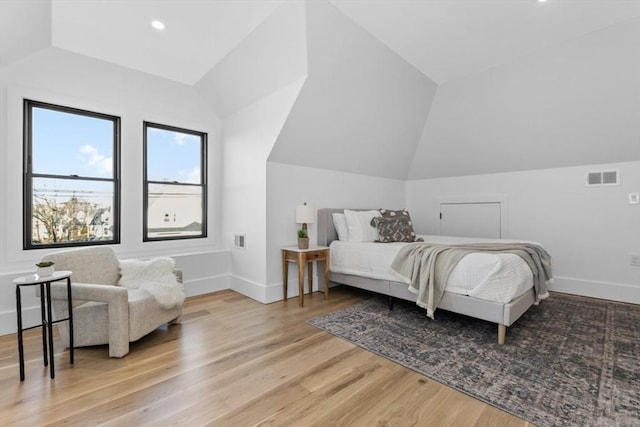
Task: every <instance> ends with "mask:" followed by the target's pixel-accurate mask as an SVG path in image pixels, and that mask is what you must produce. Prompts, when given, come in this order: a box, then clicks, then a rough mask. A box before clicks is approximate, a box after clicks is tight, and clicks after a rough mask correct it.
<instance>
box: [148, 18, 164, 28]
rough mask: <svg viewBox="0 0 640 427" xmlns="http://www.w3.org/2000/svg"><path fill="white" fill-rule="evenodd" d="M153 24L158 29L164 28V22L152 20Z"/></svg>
mask: <svg viewBox="0 0 640 427" xmlns="http://www.w3.org/2000/svg"><path fill="white" fill-rule="evenodd" d="M151 26H152V27H153V28H155V29H156V30H158V31H162V30H164V23H163V22H161V21H158V20H155V21H151Z"/></svg>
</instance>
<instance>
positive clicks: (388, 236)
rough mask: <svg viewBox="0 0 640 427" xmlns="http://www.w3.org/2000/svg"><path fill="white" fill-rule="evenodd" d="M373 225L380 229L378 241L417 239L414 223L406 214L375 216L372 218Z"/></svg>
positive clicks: (411, 240) (410, 240) (413, 240)
mask: <svg viewBox="0 0 640 427" xmlns="http://www.w3.org/2000/svg"><path fill="white" fill-rule="evenodd" d="M371 225H373V226H375V227H376V228H377V229H378V240H376V241H377V242H381V243H391V242H415V241H416V232H415V231H414V229H413V225H412V224H411V221H410V220H409V219H407V217H405V216H400V217H393V218H384V217H377V218H373V219H372V220H371Z"/></svg>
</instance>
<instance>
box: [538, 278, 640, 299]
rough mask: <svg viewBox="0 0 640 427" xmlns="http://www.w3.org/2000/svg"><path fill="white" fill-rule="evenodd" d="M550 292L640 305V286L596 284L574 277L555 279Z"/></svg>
mask: <svg viewBox="0 0 640 427" xmlns="http://www.w3.org/2000/svg"><path fill="white" fill-rule="evenodd" d="M549 290H550V291H555V292H562V293H565V294H573V295H581V296H585V297H592V298H601V299H607V300H611V301H620V302H628V303H632V304H640V286H633V285H626V284H622V283H608V282H596V281H592V280H583V279H576V278H572V277H562V276H560V277H558V276H556V277H554V278H553V284H552V285H551V286H550V287H549Z"/></svg>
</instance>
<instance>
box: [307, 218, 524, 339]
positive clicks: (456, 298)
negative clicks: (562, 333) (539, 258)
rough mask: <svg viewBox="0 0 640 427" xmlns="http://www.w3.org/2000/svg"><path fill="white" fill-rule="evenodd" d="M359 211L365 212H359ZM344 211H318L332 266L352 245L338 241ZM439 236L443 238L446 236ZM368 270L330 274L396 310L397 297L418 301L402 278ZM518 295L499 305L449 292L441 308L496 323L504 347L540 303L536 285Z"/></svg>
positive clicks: (320, 235)
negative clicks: (517, 325)
mask: <svg viewBox="0 0 640 427" xmlns="http://www.w3.org/2000/svg"><path fill="white" fill-rule="evenodd" d="M356 211H363V210H362V209H359V210H358V209H356ZM342 212H344V209H319V210H318V245H321V246H329V247H330V248H331V250H332V254H331V259H332V264H334V261H333V260H334V255H339V254H338V251H340V250H342V248H343V247H344V246H348V245H340V243H341V242H340V241H339V239H338V234H337V232H336V228H335V225H334V220H333V214H334V213H342ZM439 237H440V238H442V236H439ZM332 243H333V244H332ZM369 245H377V246H374V247H375V248H376V250H378V251H382V252H385V251H386V252H393V250H392V248H393V246H387V245H394V243H391V244H389V243H369ZM364 246H366V245H364V244H363V245H361V247H359V248H358V249H357V250H358V251H360V256H362V253H364V251H365V250H364V249H363V248H364ZM396 252H397V251H396ZM371 256H374V255H371ZM377 256H378V257H380V256H381V255H380V254H378V255H377ZM336 259H339V257H336ZM381 259H383V258H379V259H377V260H375V261H372V263H371V264H376V263H383V261H379V260H381ZM391 261H392V259H388V260H387V261H386V262H387V263H388V264H390V263H391ZM365 270H367V269H362V271H363V272H362V273H358V272H357V271H349V270H345V269H344V268H342V266H340V265H337V266H334V265H332V268H331V270H330V272H329V280H330V281H331V282H334V283H337V284H343V285H348V286H352V287H356V288H360V289H365V290H368V291H373V292H376V293H379V294H383V295H386V296H388V297H389V305H390V308H392V303H393V298H400V299H402V300H408V301H412V302H415V301H416V299H417V295H416V294H415V293H413V292H410V291H409V289H408V285H407V284H406V283H403V281H402V279H400V278H397V280H395V279H394V277H393V276H389V275H388V274H387V275H384V274H379V273H377V272H373V273H372V272H370V271H366V272H365ZM516 294H517V295H516V296H515V297H513V298H512V299H510V300H509V301H506V302H496V301H489V300H487V299H483V298H477V297H474V296H469V295H464V294H461V293H456V292H452V291H449V290H448V289H445V290H444V293H443V296H442V299H441V300H440V302H439V303H438V305H437V308H438V309H442V310H448V311H452V312H455V313H459V314H463V315H467V316H472V317H475V318H478V319H482V320H486V321H489V322H493V323H496V324H497V326H498V328H497V329H498V343H499V344H504V343H505V339H506V332H507V327H509V326H511V325H512V324H513V323H514V322H516V321H517V320H518V319H519V318H520V317H521V316H522V315H523V314H524V313H525V312H526V311H527V310H528V309H529V307H531V306H532V305H533V304H535V303H536V296H535V293H534V289H533V287H532V286H530V287H528V288H527V289H526V290H524V291H523V292H522V291H517V292H516Z"/></svg>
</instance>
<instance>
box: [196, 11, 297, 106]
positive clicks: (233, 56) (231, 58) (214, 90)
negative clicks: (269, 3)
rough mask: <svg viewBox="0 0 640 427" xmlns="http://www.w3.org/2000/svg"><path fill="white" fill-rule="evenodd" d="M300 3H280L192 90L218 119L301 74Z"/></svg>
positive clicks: (286, 83) (273, 90)
mask: <svg viewBox="0 0 640 427" xmlns="http://www.w3.org/2000/svg"><path fill="white" fill-rule="evenodd" d="M305 22H306V20H305V7H304V3H303V2H295V3H284V4H282V5H280V7H278V9H276V10H275V11H274V12H273V13H272V14H271V15H270V16H269V17H268V18H267V19H266V20H265V21H264V22H263V23H262V24H260V25H259V26H258V27H257V28H256V29H255V30H254V31H253V32H252V33H251V34H249V35H248V36H247V37H246V38H245V39H244V40H243V41H242V42H241V43H240V44H239V45H238V46H237V47H236V48H235V49H234V50H232V51H231V52H230V53H229V54H228V55H226V56H225V57H224V58H223V59H222V60H221V61H220V62H219V63H218V64H217V65H216V66H215V67H214V68H213V69H212V70H211V71H209V72H208V73H207V74H205V75H204V76H203V77H202V78H201V79H200V80H199V81H198V83H197V84H196V85H195V87H196V90H197V91H198V92H199V93H200V94H201V95H202V96H203V97H204V98H205V99H206V100H207V101H208V102H209V104H210V105H211V107H212V108H213V110H214V111H215V112H216V113H217V114H218V116H219V117H221V118H225V117H227V116H229V115H230V114H232V113H234V112H236V111H238V110H240V109H242V108H244V107H246V106H248V105H250V104H252V103H253V102H255V101H257V100H258V99H260V98H263V97H265V96H266V95H268V94H271V93H273V92H275V91H277V90H278V89H280V88H283V87H285V86H287V85H289V84H290V83H292V82H294V81H296V80H298V79H300V78H301V77H304V76H305V75H306V74H307V35H306V27H305Z"/></svg>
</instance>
